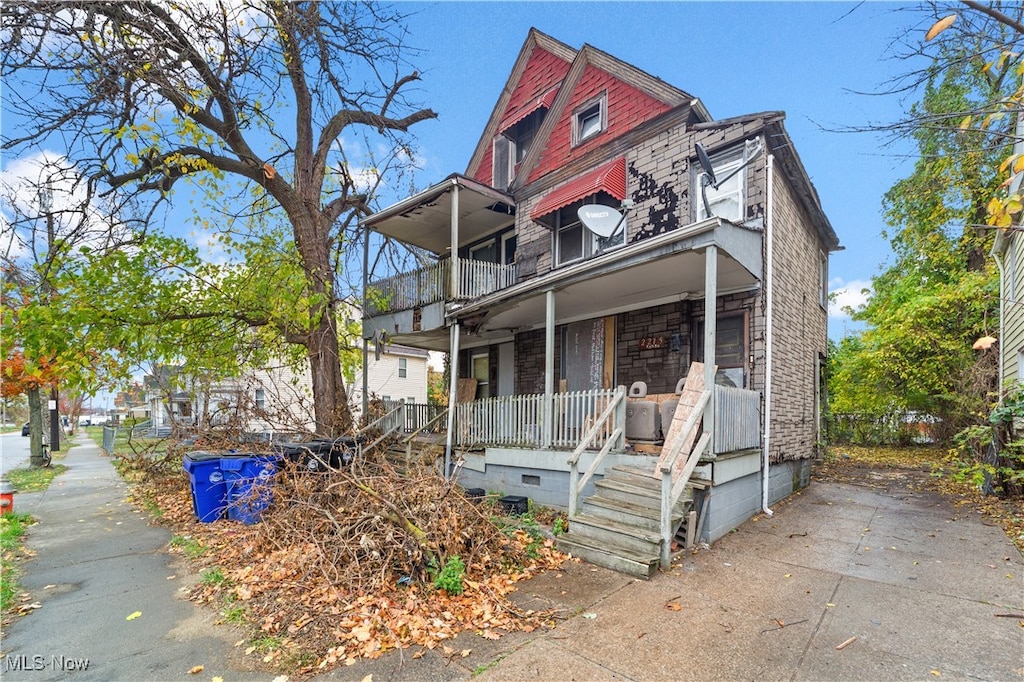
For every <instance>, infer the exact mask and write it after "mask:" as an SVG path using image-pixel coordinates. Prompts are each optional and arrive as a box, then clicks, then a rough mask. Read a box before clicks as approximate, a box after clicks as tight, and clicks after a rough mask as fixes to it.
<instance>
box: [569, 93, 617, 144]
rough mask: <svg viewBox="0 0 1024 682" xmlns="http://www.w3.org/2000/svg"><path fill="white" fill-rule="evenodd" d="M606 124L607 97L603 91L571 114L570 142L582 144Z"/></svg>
mask: <svg viewBox="0 0 1024 682" xmlns="http://www.w3.org/2000/svg"><path fill="white" fill-rule="evenodd" d="M607 125H608V97H607V95H606V94H605V93H601V95H600V96H599V97H597V98H595V99H592V100H590V101H589V102H587V103H586V104H584V105H583V106H581V107H580V108H579V109H577V110H576V111H575V112H574V113H573V116H572V144H573V146H574V147H575V146H576V145H580V144H583V143H584V142H586V141H587V140H589V139H590V138H592V137H594V136H595V135H597V134H598V133H600V132H601V131H603V130H604V129H605V128H606V127H607Z"/></svg>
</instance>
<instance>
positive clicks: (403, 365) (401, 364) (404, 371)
mask: <svg viewBox="0 0 1024 682" xmlns="http://www.w3.org/2000/svg"><path fill="white" fill-rule="evenodd" d="M408 376H409V359H408V358H398V378H399V379H405V378H406V377H408Z"/></svg>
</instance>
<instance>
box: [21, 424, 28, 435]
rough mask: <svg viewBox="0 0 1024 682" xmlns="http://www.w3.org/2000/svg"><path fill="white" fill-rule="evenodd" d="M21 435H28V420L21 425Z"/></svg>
mask: <svg viewBox="0 0 1024 682" xmlns="http://www.w3.org/2000/svg"><path fill="white" fill-rule="evenodd" d="M21 435H23V436H27V435H28V422H25V423H24V424H22V425H21Z"/></svg>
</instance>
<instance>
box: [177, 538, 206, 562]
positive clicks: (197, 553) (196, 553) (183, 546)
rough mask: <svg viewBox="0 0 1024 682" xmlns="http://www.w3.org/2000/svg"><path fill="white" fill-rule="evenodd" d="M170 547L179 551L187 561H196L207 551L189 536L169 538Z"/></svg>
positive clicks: (204, 546) (201, 544)
mask: <svg viewBox="0 0 1024 682" xmlns="http://www.w3.org/2000/svg"><path fill="white" fill-rule="evenodd" d="M171 547H174V548H177V549H180V550H181V552H182V554H184V555H185V556H187V557H188V558H189V559H198V558H199V557H201V556H202V555H204V554H206V552H207V551H208V550H209V548H208V547H206V545H204V544H203V543H201V542H199V540H196V539H195V538H194V537H191V536H189V535H175V536H174V537H172V538H171Z"/></svg>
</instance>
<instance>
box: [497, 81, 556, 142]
mask: <svg viewBox="0 0 1024 682" xmlns="http://www.w3.org/2000/svg"><path fill="white" fill-rule="evenodd" d="M557 94H558V88H557V87H554V88H551V89H550V90H548V91H547V92H545V93H544V94H543V95H541V96H540V97H538V98H537V99H535V100H533V101H532V102H530V103H529V104H527V105H526V106H524V107H519V108H518V109H516V110H515V111H513V112H512V113H511V114H509V115H507V116H506V117H505V118H503V119H502V120H501V123H500V124H499V125H498V132H499V133H503V132H505V131H506V130H508V129H509V128H511V127H512V126H514V125H515V124H517V123H519V122H520V121H522V120H523V119H524V118H526V117H527V116H529V115H530V114H532V113H533V112H535V111H537V110H538V109H540V108H542V107H543V108H544V109H550V108H551V103H552V102H554V101H555V95H557Z"/></svg>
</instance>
